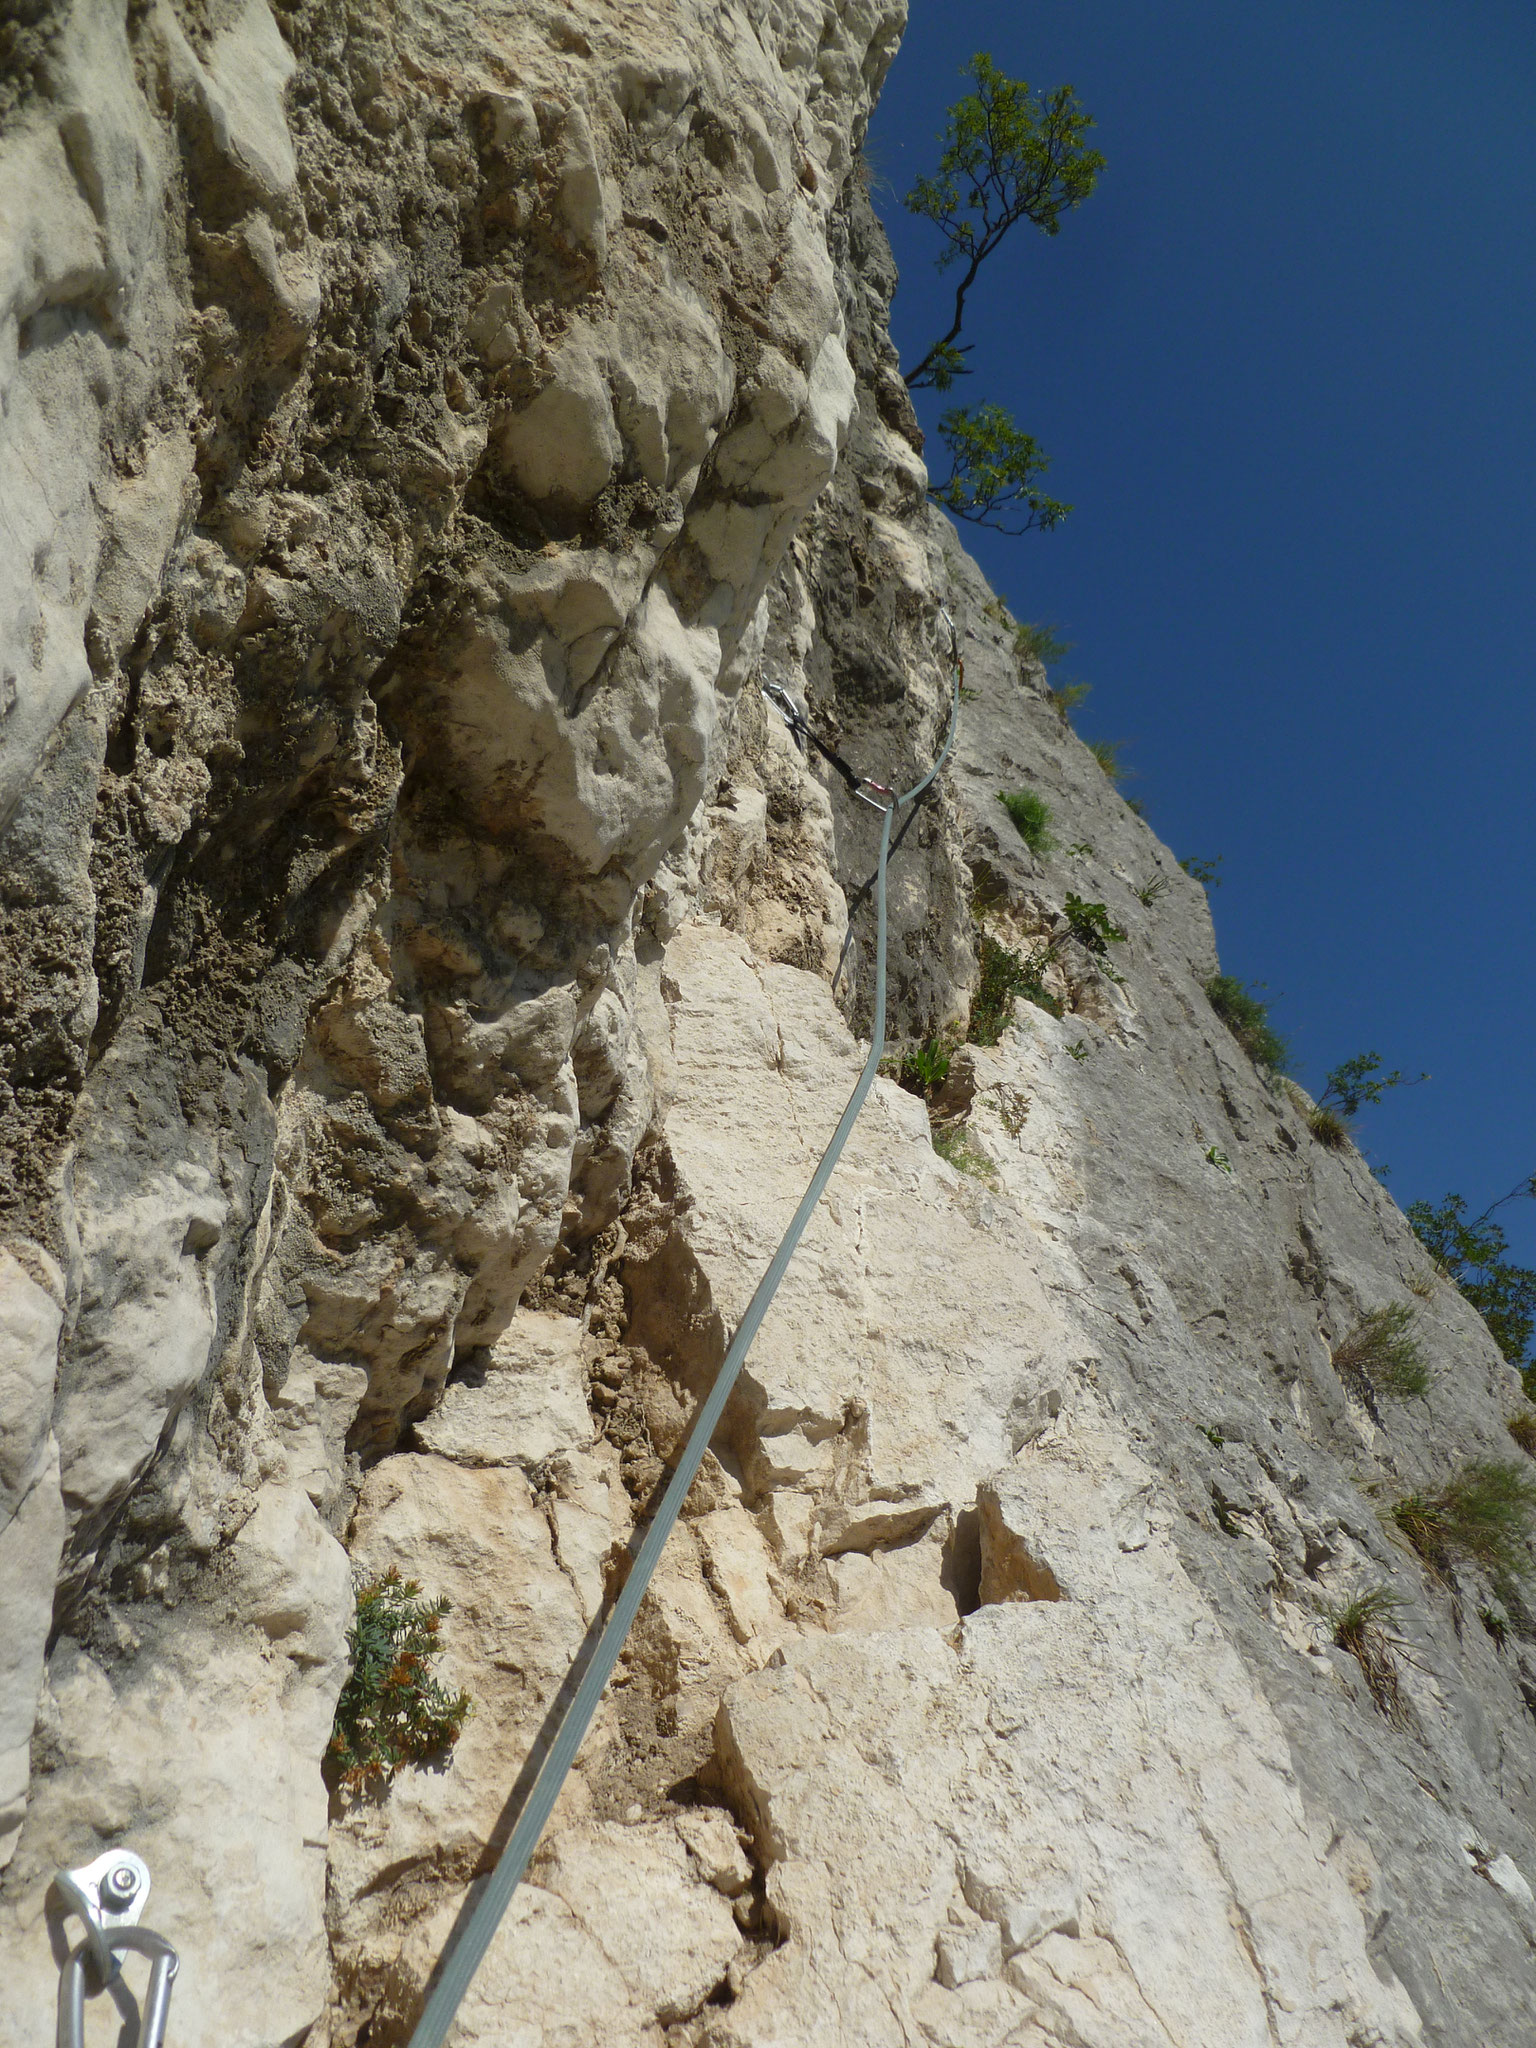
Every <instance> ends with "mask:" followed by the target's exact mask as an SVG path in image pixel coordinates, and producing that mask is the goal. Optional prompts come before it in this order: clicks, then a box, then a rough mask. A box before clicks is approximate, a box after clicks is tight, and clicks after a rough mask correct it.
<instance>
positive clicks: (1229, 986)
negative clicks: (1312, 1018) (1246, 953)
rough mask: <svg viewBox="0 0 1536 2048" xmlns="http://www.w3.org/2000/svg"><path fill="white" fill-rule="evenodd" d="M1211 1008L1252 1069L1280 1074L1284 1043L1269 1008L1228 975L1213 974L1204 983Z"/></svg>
mask: <svg viewBox="0 0 1536 2048" xmlns="http://www.w3.org/2000/svg"><path fill="white" fill-rule="evenodd" d="M1205 993H1206V997H1207V999H1208V1001H1209V1002H1210V1005H1211V1008H1212V1009H1213V1010H1214V1011H1215V1012H1216V1014H1217V1016H1218V1017H1219V1018H1220V1019H1221V1021H1222V1023H1223V1024H1225V1025H1226V1027H1227V1029H1228V1030H1229V1031H1230V1032H1231V1034H1232V1036H1233V1037H1234V1038H1235V1039H1236V1040H1237V1042H1238V1044H1239V1045H1240V1046H1241V1047H1242V1048H1243V1051H1244V1052H1245V1053H1247V1055H1248V1057H1249V1059H1251V1060H1252V1061H1253V1063H1254V1065H1255V1066H1256V1067H1266V1068H1268V1070H1269V1071H1270V1072H1271V1073H1272V1074H1278V1073H1280V1072H1281V1071H1282V1070H1283V1068H1284V1066H1285V1063H1286V1059H1287V1053H1286V1048H1285V1040H1284V1039H1283V1038H1281V1037H1280V1036H1279V1034H1278V1033H1277V1032H1275V1031H1274V1030H1273V1029H1272V1028H1271V1026H1270V1022H1269V1007H1268V1005H1267V1004H1265V1003H1261V1002H1260V1001H1259V999H1258V997H1257V996H1256V995H1254V994H1253V992H1252V991H1251V990H1250V989H1247V988H1245V987H1244V986H1243V984H1242V982H1240V981H1238V980H1237V979H1236V977H1235V976H1233V975H1230V974H1213V975H1212V976H1211V978H1210V980H1209V981H1208V982H1207V983H1206V984H1205Z"/></svg>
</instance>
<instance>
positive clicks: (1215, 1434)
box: [1195, 1422, 1227, 1451]
mask: <svg viewBox="0 0 1536 2048" xmlns="http://www.w3.org/2000/svg"><path fill="white" fill-rule="evenodd" d="M1195 1427H1196V1429H1198V1430H1199V1432H1200V1434H1201V1435H1202V1436H1203V1437H1204V1438H1205V1440H1206V1442H1207V1443H1208V1444H1209V1445H1210V1446H1211V1448H1212V1449H1213V1450H1217V1451H1220V1450H1224V1449H1225V1448H1226V1442H1227V1440H1226V1438H1225V1437H1224V1436H1223V1435H1222V1433H1221V1431H1220V1430H1219V1429H1218V1428H1217V1427H1216V1425H1215V1423H1214V1422H1197V1423H1196V1424H1195Z"/></svg>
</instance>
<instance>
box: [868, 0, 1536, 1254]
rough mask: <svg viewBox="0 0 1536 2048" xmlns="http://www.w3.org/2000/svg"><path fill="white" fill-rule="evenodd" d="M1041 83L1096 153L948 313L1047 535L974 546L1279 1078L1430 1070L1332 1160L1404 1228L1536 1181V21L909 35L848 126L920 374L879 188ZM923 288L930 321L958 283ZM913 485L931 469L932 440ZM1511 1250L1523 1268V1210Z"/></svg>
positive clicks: (1139, 26) (1526, 1238) (923, 1)
mask: <svg viewBox="0 0 1536 2048" xmlns="http://www.w3.org/2000/svg"><path fill="white" fill-rule="evenodd" d="M976 50H987V51H989V52H990V53H991V55H992V56H993V57H994V58H995V60H996V61H997V62H998V63H999V64H1000V65H1001V66H1002V68H1003V69H1004V70H1005V71H1007V72H1008V73H1010V75H1012V76H1014V77H1018V78H1025V79H1027V80H1028V81H1029V82H1030V84H1031V85H1035V86H1039V87H1045V88H1050V87H1054V86H1056V85H1060V84H1066V83H1070V84H1072V85H1073V86H1075V87H1076V89H1077V93H1078V97H1079V99H1080V100H1081V102H1082V103H1083V105H1084V106H1085V107H1086V108H1087V110H1088V111H1089V112H1090V113H1091V114H1092V115H1093V116H1094V118H1095V120H1096V121H1097V123H1098V127H1097V130H1096V133H1095V135H1094V138H1093V140H1094V142H1095V143H1096V144H1097V146H1098V147H1099V148H1101V149H1102V150H1103V151H1104V153H1105V155H1106V157H1107V158H1108V169H1107V170H1106V171H1105V173H1104V175H1103V177H1102V179H1101V180H1100V183H1099V188H1098V190H1097V191H1096V192H1095V193H1094V195H1093V197H1092V198H1091V199H1089V200H1088V201H1087V203H1086V204H1085V205H1084V206H1082V207H1081V208H1080V209H1079V210H1078V211H1077V212H1075V213H1073V214H1071V215H1068V216H1067V217H1066V218H1065V220H1064V223H1063V226H1062V231H1061V233H1060V234H1059V235H1058V236H1056V237H1055V238H1054V239H1047V238H1046V237H1045V236H1043V235H1041V234H1040V233H1038V232H1037V231H1036V230H1035V229H1033V228H1031V227H1029V226H1028V224H1027V223H1026V224H1023V225H1021V226H1019V227H1018V228H1017V229H1015V231H1014V233H1013V236H1012V238H1011V239H1010V240H1009V241H1008V242H1007V243H1005V244H1004V246H1003V249H1002V250H1001V252H1000V253H999V254H998V255H997V256H996V257H995V258H994V260H993V263H992V266H991V268H990V270H988V271H984V272H983V273H982V276H981V279H980V281H979V283H978V284H977V286H976V287H975V289H974V290H973V291H972V294H971V300H970V312H969V315H968V318H967V324H966V333H965V337H964V338H965V339H967V340H969V341H971V342H973V343H974V344H975V347H974V351H973V353H972V355H971V357H970V361H971V363H972V365H973V367H974V374H973V375H972V376H971V377H970V378H968V379H966V380H965V381H964V383H963V384H962V385H961V386H959V387H958V388H957V390H956V392H955V393H954V394H952V397H951V398H949V399H945V398H940V397H938V396H936V395H935V394H933V393H931V392H929V393H919V394H917V397H918V402H919V411H920V414H921V416H922V418H923V421H924V424H925V426H927V427H929V428H931V427H932V425H933V422H934V420H935V419H936V417H937V414H938V412H939V410H940V409H941V407H942V406H943V405H944V404H946V403H950V402H953V400H954V399H959V400H961V401H963V402H966V403H975V402H977V401H979V400H982V399H997V400H999V401H1000V402H1001V403H1003V404H1005V405H1007V406H1008V407H1009V408H1010V409H1011V410H1012V412H1013V413H1014V415H1015V417H1016V420H1017V423H1018V425H1019V426H1020V427H1021V428H1023V429H1024V430H1025V431H1027V432H1029V433H1031V434H1033V435H1035V436H1036V438H1037V439H1038V440H1039V441H1040V443H1041V444H1042V446H1043V447H1044V448H1045V449H1046V450H1047V451H1048V453H1049V454H1050V456H1051V457H1052V468H1051V472H1050V476H1049V479H1048V488H1050V489H1051V491H1052V492H1053V493H1054V494H1055V495H1057V496H1059V497H1061V498H1064V499H1067V500H1068V501H1070V502H1071V503H1072V504H1073V506H1074V508H1075V509H1074V511H1073V513H1072V516H1071V517H1070V519H1069V520H1068V521H1067V522H1066V524H1065V525H1064V526H1062V527H1061V528H1059V529H1058V530H1057V531H1056V532H1054V533H1051V534H1045V535H1040V534H1031V535H1028V536H1026V537H1025V538H1023V539H1006V538H1002V537H999V536H996V535H992V534H988V533H985V532H981V531H979V530H977V529H975V528H968V529H966V531H967V535H968V537H969V538H971V539H972V543H973V546H974V548H975V552H976V553H977V555H978V556H979V558H980V560H981V561H982V563H983V566H984V567H985V568H986V570H987V572H988V574H989V576H990V577H991V578H992V580H993V582H994V583H995V584H996V585H997V587H998V588H999V589H1000V590H1001V591H1002V592H1003V594H1004V595H1005V596H1006V597H1007V599H1008V601H1009V603H1010V604H1011V605H1012V607H1013V609H1014V611H1015V612H1016V613H1017V614H1018V615H1019V616H1020V617H1022V618H1025V619H1032V620H1040V621H1046V622H1054V623H1055V624H1057V625H1058V626H1059V627H1060V629H1061V631H1062V632H1063V634H1064V635H1065V637H1066V638H1067V639H1069V640H1071V641H1073V642H1074V643H1075V645H1074V648H1073V651H1072V653H1071V654H1070V655H1069V656H1068V657H1067V659H1066V660H1065V661H1064V662H1063V663H1062V664H1061V667H1060V671H1059V675H1060V676H1061V677H1067V676H1071V677H1075V678H1078V679H1080V680H1082V681H1085V682H1089V683H1091V684H1092V686H1093V694H1092V696H1091V697H1090V698H1089V700H1088V702H1087V703H1086V705H1085V706H1084V707H1083V709H1082V710H1081V712H1080V713H1079V714H1078V715H1077V721H1076V722H1077V724H1078V727H1079V730H1080V731H1082V732H1083V733H1084V735H1085V736H1086V737H1088V738H1091V739H1100V738H1102V739H1112V740H1120V741H1123V742H1124V743H1125V747H1124V758H1125V759H1126V760H1127V761H1128V762H1129V764H1130V765H1131V766H1133V767H1134V768H1135V769H1136V770H1137V771H1138V773H1137V779H1136V780H1135V781H1134V782H1131V783H1129V784H1127V792H1128V794H1132V795H1134V796H1136V797H1137V798H1138V799H1139V800H1140V801H1141V802H1142V803H1143V804H1144V805H1145V807H1146V811H1147V816H1148V819H1149V821H1150V822H1151V823H1152V825H1153V826H1154V827H1155V828H1156V830H1157V831H1158V832H1159V833H1160V835H1161V836H1162V837H1163V838H1164V839H1166V840H1167V841H1168V842H1169V843H1170V844H1171V845H1172V847H1173V849H1174V851H1175V852H1176V853H1178V854H1179V855H1181V856H1185V855H1199V856H1211V855H1217V854H1219V855H1221V856H1222V859H1223V866H1222V869H1221V874H1222V884H1221V887H1220V888H1218V889H1217V890H1215V891H1214V893H1213V895H1212V899H1211V901H1212V908H1213V910H1214V912H1215V917H1216V928H1217V937H1218V939H1219V941H1220V945H1221V955H1222V965H1223V968H1224V969H1225V971H1226V972H1228V973H1231V974H1236V975H1238V976H1240V977H1241V978H1242V979H1243V980H1245V981H1249V982H1253V983H1263V984H1265V985H1266V986H1265V987H1264V989H1263V993H1264V995H1265V997H1266V999H1267V1000H1268V1001H1269V1002H1270V1003H1271V1005H1272V1013H1271V1014H1272V1018H1273V1021H1274V1022H1275V1024H1276V1025H1277V1026H1278V1028H1279V1029H1280V1030H1281V1031H1282V1032H1283V1033H1284V1034H1285V1035H1286V1036H1287V1037H1288V1038H1289V1039H1290V1041H1291V1044H1292V1047H1293V1051H1294V1062H1293V1064H1294V1067H1295V1071H1296V1073H1297V1075H1298V1077H1299V1078H1300V1079H1301V1080H1302V1081H1303V1082H1304V1083H1306V1084H1307V1085H1308V1086H1310V1087H1312V1088H1313V1089H1314V1090H1316V1089H1318V1088H1320V1086H1321V1082H1322V1076H1323V1074H1324V1072H1325V1071H1326V1070H1327V1069H1328V1068H1329V1067H1331V1066H1334V1065H1336V1064H1337V1063H1338V1062H1339V1061H1340V1060H1342V1059H1345V1058H1347V1057H1349V1056H1350V1055H1351V1054H1354V1053H1357V1052H1360V1051H1363V1050H1366V1049H1368V1048H1374V1049H1376V1050H1379V1051H1380V1052H1381V1053H1382V1055H1383V1056H1384V1058H1385V1059H1386V1061H1387V1064H1388V1065H1389V1066H1400V1067H1403V1068H1406V1069H1408V1070H1409V1071H1411V1072H1413V1073H1418V1072H1420V1071H1421V1070H1423V1069H1428V1070H1429V1071H1430V1073H1431V1074H1432V1076H1433V1079H1432V1080H1431V1081H1430V1082H1428V1083H1427V1084H1425V1085H1424V1086H1422V1087H1418V1088H1414V1089H1411V1090H1408V1089H1405V1090H1399V1091H1398V1092H1397V1093H1396V1094H1394V1095H1391V1096H1389V1097H1388V1098H1387V1099H1386V1101H1385V1102H1383V1103H1382V1105H1381V1106H1380V1107H1379V1108H1376V1109H1371V1110H1367V1111H1366V1112H1365V1113H1364V1116H1363V1118H1362V1121H1361V1126H1360V1133H1359V1135H1360V1139H1361V1142H1362V1144H1363V1145H1364V1147H1365V1149H1366V1152H1367V1154H1368V1156H1369V1157H1370V1158H1371V1159H1372V1161H1373V1163H1377V1164H1385V1165H1386V1166H1387V1167H1389V1168H1390V1173H1389V1177H1388V1185H1389V1187H1390V1188H1391V1189H1392V1191H1393V1193H1394V1194H1395V1195H1396V1197H1397V1199H1398V1200H1399V1201H1400V1202H1403V1203H1407V1202H1408V1201H1411V1200H1413V1199H1414V1198H1415V1197H1418V1196H1427V1197H1429V1198H1430V1199H1438V1197H1439V1196H1440V1195H1442V1194H1443V1193H1444V1192H1445V1191H1446V1190H1448V1189H1457V1190H1459V1191H1460V1192H1462V1193H1463V1194H1465V1195H1466V1196H1467V1197H1468V1199H1469V1201H1470V1203H1471V1207H1472V1210H1473V1212H1474V1213H1475V1212H1476V1211H1477V1210H1479V1209H1481V1208H1482V1207H1483V1205H1484V1203H1485V1202H1488V1201H1492V1200H1493V1199H1494V1198H1495V1197H1496V1196H1498V1195H1502V1194H1503V1193H1504V1192H1505V1191H1506V1190H1507V1189H1508V1188H1510V1187H1512V1186H1514V1185H1515V1184H1516V1183H1517V1182H1518V1181H1519V1180H1520V1179H1522V1178H1523V1177H1524V1176H1526V1175H1528V1174H1530V1173H1531V1172H1532V1171H1533V1170H1536V1057H1533V1053H1536V1047H1533V1030H1532V1024H1533V1013H1536V968H1533V962H1532V941H1533V924H1536V919H1533V915H1532V911H1533V903H1532V898H1533V894H1536V802H1533V791H1532V783H1533V776H1536V688H1533V680H1536V679H1533V669H1536V120H1533V108H1536V15H1533V13H1532V12H1531V9H1530V6H1529V0H1459V4H1458V5H1456V6H1455V7H1447V6H1445V5H1444V4H1443V0H1350V4H1349V5H1347V6H1340V5H1339V4H1338V0H1251V4H1249V5H1247V6H1244V7H1234V6H1232V4H1231V0H1156V4H1155V5H1154V4H1151V0H1032V4H1031V5H1029V6H1028V7H1011V6H1010V7H1004V8H1000V7H998V6H996V5H995V4H994V5H991V6H985V5H981V4H975V0H945V4H943V5H942V6H941V5H938V4H936V0H914V4H913V8H912V20H911V24H910V26H909V28H908V32H907V37H906V41H905V43H904V45H903V48H902V51H901V54H900V55H899V56H898V58H897V60H896V63H895V66H894V68H893V70H892V72H891V76H890V79H889V82H888V84H887V86H886V89H885V94H884V97H883V99H882V101H881V104H880V107H879V109H878V111H877V114H876V117H875V121H874V124H873V128H872V132H871V142H870V153H871V157H872V159H873V164H874V169H875V173H876V178H877V181H884V185H883V188H882V186H881V185H880V184H877V190H876V199H877V203H878V205H879V207H880V210H881V212H882V215H883V216H884V218H885V220H886V223H887V225H888V227H889V228H890V229H891V231H892V238H893V241H894V244H895V249H896V256H897V261H898V263H899V265H900V267H901V273H902V286H901V289H900V291H899V292H898V294H897V298H896V304H895V308H894V319H893V325H894V331H895V335H896V340H897V344H898V346H899V347H900V348H901V350H902V355H903V361H904V362H908V363H909V362H911V361H914V360H915V359H916V357H917V356H918V355H919V354H921V353H922V351H923V349H924V348H925V347H926V346H927V344H928V343H929V342H930V341H931V340H932V339H934V338H935V336H936V335H937V334H939V333H941V332H942V331H943V329H944V328H945V327H947V325H948V305H949V296H947V295H946V293H945V286H944V280H943V279H941V278H940V277H939V275H938V273H937V272H936V271H935V270H934V268H933V261H932V259H933V256H934V254H935V253H936V251H937V249H938V247H939V242H938V237H937V235H936V233H935V232H934V230H933V229H932V228H931V227H930V226H929V225H928V224H927V223H925V222H922V221H918V220H915V219H913V218H912V217H911V216H909V215H907V214H906V213H905V212H904V211H903V209H902V207H901V204H900V200H901V196H902V195H903V194H905V192H906V191H907V190H908V189H909V187H910V186H911V184H912V181H913V179H914V178H915V177H916V176H917V175H918V174H919V173H920V172H921V171H924V170H926V169H929V168H931V167H932V165H933V163H934V161H935V160H936V158H937V155H938V151H939V146H940V145H939V140H938V138H939V136H940V134H941V131H942V128H943V123H944V111H945V108H946V106H947V105H948V104H949V102H950V101H952V100H954V99H955V98H957V97H959V95H960V93H961V92H962V91H964V90H965V86H964V84H963V82H962V81H961V79H960V77H959V75H958V74H959V71H960V67H961V66H962V65H963V64H964V62H965V61H966V59H967V58H968V57H969V56H970V55H971V54H972V52H974V51H976ZM951 294H952V287H951ZM930 452H931V453H935V455H936V459H937V455H938V454H941V452H942V451H941V450H939V449H938V447H937V443H934V444H933V445H932V446H931V449H930ZM1499 1220H1500V1221H1501V1222H1502V1223H1503V1224H1504V1226H1505V1228H1506V1229H1507V1230H1508V1232H1509V1235H1510V1240H1511V1244H1512V1247H1513V1248H1514V1250H1515V1252H1516V1254H1517V1255H1518V1256H1519V1257H1521V1258H1522V1259H1523V1260H1524V1261H1525V1262H1526V1263H1530V1264H1536V1203H1531V1202H1524V1203H1519V1204H1512V1205H1511V1206H1510V1207H1509V1208H1508V1209H1505V1210H1502V1211H1501V1212H1500V1218H1499Z"/></svg>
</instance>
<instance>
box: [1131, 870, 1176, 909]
mask: <svg viewBox="0 0 1536 2048" xmlns="http://www.w3.org/2000/svg"><path fill="white" fill-rule="evenodd" d="M1172 887H1173V883H1172V881H1171V880H1170V878H1169V877H1168V876H1167V875H1148V877H1147V879H1146V880H1145V881H1144V882H1142V883H1141V884H1140V885H1139V886H1138V887H1137V888H1136V889H1134V890H1133V891H1132V894H1133V895H1134V896H1135V898H1136V900H1137V902H1138V903H1140V904H1141V906H1142V908H1143V909H1144V910H1150V909H1151V908H1152V906H1153V904H1154V903H1156V901H1157V899H1158V898H1159V897H1160V896H1166V895H1167V893H1168V891H1169V890H1170V889H1171V888H1172Z"/></svg>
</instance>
